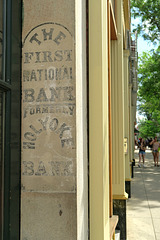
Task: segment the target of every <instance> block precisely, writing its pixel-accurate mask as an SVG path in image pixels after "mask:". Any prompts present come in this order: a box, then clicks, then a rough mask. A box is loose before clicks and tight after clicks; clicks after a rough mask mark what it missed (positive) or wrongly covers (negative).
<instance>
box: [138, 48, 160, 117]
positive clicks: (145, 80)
mask: <svg viewBox="0 0 160 240" xmlns="http://www.w3.org/2000/svg"><path fill="white" fill-rule="evenodd" d="M139 62H140V63H139V67H138V76H139V77H138V85H139V87H138V102H139V104H138V110H139V112H140V113H141V114H144V115H145V117H146V118H147V120H152V119H154V120H157V118H158V116H159V115H160V47H158V48H157V50H155V51H152V52H143V54H142V55H141V56H140V58H139Z"/></svg>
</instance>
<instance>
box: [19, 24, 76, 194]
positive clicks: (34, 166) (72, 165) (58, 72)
mask: <svg viewBox="0 0 160 240" xmlns="http://www.w3.org/2000/svg"><path fill="white" fill-rule="evenodd" d="M74 58H75V56H74V40H73V37H72V33H71V32H70V31H69V29H67V28H66V27H65V26H63V25H61V24H58V23H53V22H49V23H43V24H40V25H38V26H35V27H34V28H33V29H31V31H30V32H28V34H27V35H26V36H25V38H24V42H23V54H22V65H23V68H22V105H23V108H22V118H23V120H22V124H23V132H22V148H23V161H22V175H23V181H22V185H23V190H31V191H35V190H37V191H39V190H40V191H42V190H43V189H45V191H53V192H54V191H62V192H63V191H71V192H74V191H75V177H76V170H75V169H76V133H75V113H76V101H75V69H74V68H75V67H74V64H75V63H74ZM28 179H30V180H28ZM31 183H32V184H31Z"/></svg>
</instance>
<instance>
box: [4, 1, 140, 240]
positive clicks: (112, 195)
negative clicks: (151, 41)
mask: <svg viewBox="0 0 160 240" xmlns="http://www.w3.org/2000/svg"><path fill="white" fill-rule="evenodd" d="M0 6H1V8H0V9H1V10H0V11H1V12H0V89H1V92H0V93H1V95H0V108H1V118H0V121H1V138H0V139H1V166H0V172H1V181H0V188H1V191H0V192H1V198H0V199H1V214H0V219H1V223H2V224H1V232H0V239H3V240H4V239H7V240H9V239H11V240H13V239H15V240H17V239H21V240H36V239H39V240H41V239H46V240H54V239H55V240H57V239H58V240H61V239H64V238H66V239H68V240H76V239H78V240H87V239H90V240H97V239H99V240H103V239H108V240H109V239H114V238H115V229H116V228H117V229H118V230H119V232H120V239H126V237H127V231H126V200H127V199H128V197H130V195H131V175H132V172H131V166H132V159H133V158H134V152H133V150H134V122H135V114H136V90H137V89H136V88H135V85H134V84H135V81H136V78H135V79H134V81H133V79H132V76H131V71H130V69H131V68H132V67H133V62H132V59H131V57H130V55H131V38H130V1H129V0H119V1H117V0H112V1H111V0H108V1H104V0H100V1H96V0H92V1H91V0H89V1H86V0H68V1H65V0H58V1H57V0H45V1H44V0H39V1H37V0H28V1H26V0H24V1H23V3H22V2H21V1H18V0H15V1H6V0H0Z"/></svg>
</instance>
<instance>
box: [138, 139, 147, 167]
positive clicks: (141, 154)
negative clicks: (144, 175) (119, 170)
mask: <svg viewBox="0 0 160 240" xmlns="http://www.w3.org/2000/svg"><path fill="white" fill-rule="evenodd" d="M138 148H139V163H138V167H141V159H143V167H146V166H145V164H144V162H145V150H146V146H145V142H144V139H143V138H140V139H139V142H138Z"/></svg>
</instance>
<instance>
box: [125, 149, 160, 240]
mask: <svg viewBox="0 0 160 240" xmlns="http://www.w3.org/2000/svg"><path fill="white" fill-rule="evenodd" d="M135 159H136V166H135V167H134V178H133V179H132V183H131V188H132V189H131V198H130V199H128V200H127V236H128V238H127V240H160V167H154V164H153V157H152V153H151V151H149V150H147V152H146V162H145V163H146V164H145V165H146V168H143V167H142V168H139V167H138V150H136V151H135Z"/></svg>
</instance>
